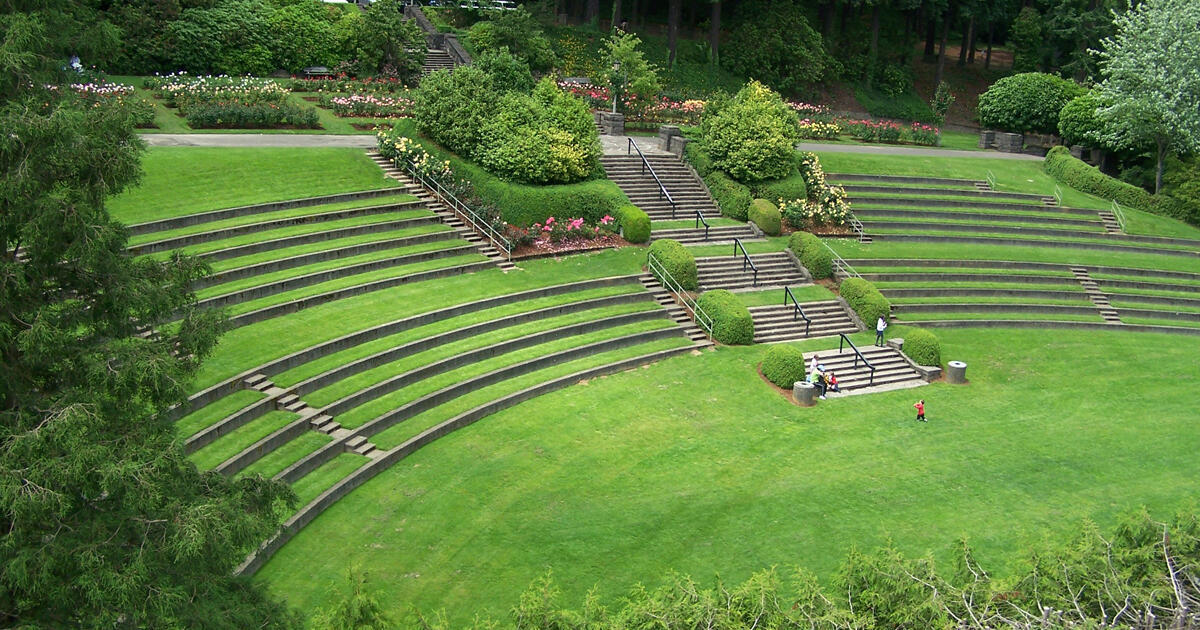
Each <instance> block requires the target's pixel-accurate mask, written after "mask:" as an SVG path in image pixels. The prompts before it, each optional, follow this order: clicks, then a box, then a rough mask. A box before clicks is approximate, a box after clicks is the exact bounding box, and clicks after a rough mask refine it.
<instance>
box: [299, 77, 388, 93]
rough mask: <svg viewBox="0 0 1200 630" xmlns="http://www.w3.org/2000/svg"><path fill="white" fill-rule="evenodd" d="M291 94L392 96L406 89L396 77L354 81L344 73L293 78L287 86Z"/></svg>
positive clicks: (368, 78)
mask: <svg viewBox="0 0 1200 630" xmlns="http://www.w3.org/2000/svg"><path fill="white" fill-rule="evenodd" d="M288 87H289V88H290V89H291V90H292V91H293V92H343V93H344V92H351V93H356V94H394V93H397V92H403V91H405V90H407V89H408V87H407V86H406V85H404V82H403V81H401V80H400V79H399V78H397V77H365V78H361V79H355V78H351V77H349V76H348V75H347V74H346V73H345V72H340V73H338V74H336V75H332V76H326V77H297V76H293V77H292V81H291V83H290V85H289V86H288Z"/></svg>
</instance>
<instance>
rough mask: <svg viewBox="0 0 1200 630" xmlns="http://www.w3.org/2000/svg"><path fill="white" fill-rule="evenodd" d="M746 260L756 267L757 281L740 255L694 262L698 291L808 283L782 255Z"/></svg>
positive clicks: (786, 256)
mask: <svg viewBox="0 0 1200 630" xmlns="http://www.w3.org/2000/svg"><path fill="white" fill-rule="evenodd" d="M750 260H752V261H754V264H755V265H757V266H758V275H757V279H756V276H755V273H754V270H753V269H751V268H750V266H749V265H747V264H746V263H745V259H744V258H743V257H742V256H740V255H738V256H711V257H707V258H697V259H696V272H697V274H698V275H699V280H700V288H701V289H703V290H705V291H711V290H713V289H728V290H730V291H739V290H742V291H747V290H758V289H773V288H780V287H787V286H791V287H794V286H798V285H801V284H809V282H808V279H807V278H805V277H804V274H803V273H801V272H800V269H799V268H797V267H796V264H795V263H794V262H792V259H791V257H789V256H788V255H787V253H785V252H777V253H773V254H754V255H752V256H750Z"/></svg>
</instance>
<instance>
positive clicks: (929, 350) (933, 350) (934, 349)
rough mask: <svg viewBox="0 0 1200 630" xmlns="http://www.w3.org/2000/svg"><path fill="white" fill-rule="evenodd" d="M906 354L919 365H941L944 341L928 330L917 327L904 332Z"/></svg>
mask: <svg viewBox="0 0 1200 630" xmlns="http://www.w3.org/2000/svg"><path fill="white" fill-rule="evenodd" d="M904 354H907V355H908V358H910V359H912V360H913V361H916V362H917V365H941V364H942V342H941V341H939V340H938V338H937V335H935V334H933V333H931V332H929V331H928V330H925V329H923V328H916V329H913V330H910V331H908V332H906V333H905V334H904Z"/></svg>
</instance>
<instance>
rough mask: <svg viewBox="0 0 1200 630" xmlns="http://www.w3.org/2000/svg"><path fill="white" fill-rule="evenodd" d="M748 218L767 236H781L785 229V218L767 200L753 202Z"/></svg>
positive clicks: (747, 214)
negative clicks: (780, 233)
mask: <svg viewBox="0 0 1200 630" xmlns="http://www.w3.org/2000/svg"><path fill="white" fill-rule="evenodd" d="M746 218H748V219H750V220H751V221H753V222H754V224H755V225H757V226H758V229H760V230H762V231H763V232H764V233H765V234H766V235H767V236H779V232H780V231H781V230H782V229H783V216H782V215H780V214H779V208H776V207H775V204H773V203H771V202H770V201H767V200H766V199H755V200H754V201H753V202H751V203H750V210H749V211H747V213H746Z"/></svg>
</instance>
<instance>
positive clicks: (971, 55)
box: [967, 17, 979, 66]
mask: <svg viewBox="0 0 1200 630" xmlns="http://www.w3.org/2000/svg"><path fill="white" fill-rule="evenodd" d="M978 34H979V33H978V32H977V31H976V30H975V18H974V17H972V18H971V36H970V37H968V38H967V63H968V64H970V65H972V66H973V65H975V37H976V36H977V35H978Z"/></svg>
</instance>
